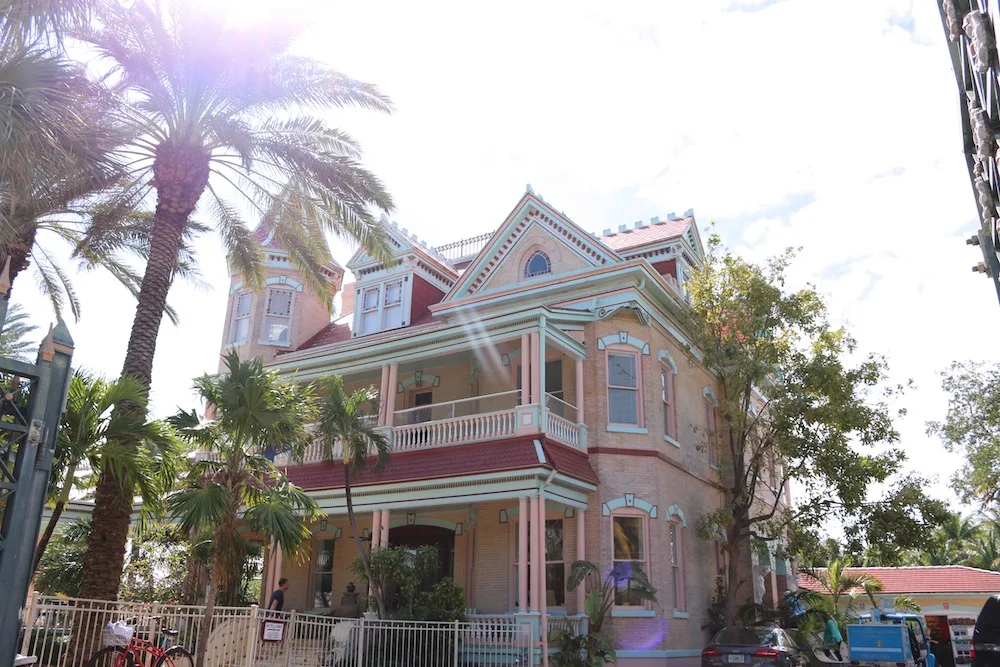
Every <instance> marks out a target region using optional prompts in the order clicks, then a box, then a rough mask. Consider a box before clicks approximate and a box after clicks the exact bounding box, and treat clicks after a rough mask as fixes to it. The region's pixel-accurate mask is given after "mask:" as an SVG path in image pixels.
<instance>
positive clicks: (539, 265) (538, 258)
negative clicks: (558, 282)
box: [524, 250, 552, 278]
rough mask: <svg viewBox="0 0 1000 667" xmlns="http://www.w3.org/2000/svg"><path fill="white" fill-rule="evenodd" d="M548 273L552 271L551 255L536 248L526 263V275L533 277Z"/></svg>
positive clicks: (526, 276)
mask: <svg viewBox="0 0 1000 667" xmlns="http://www.w3.org/2000/svg"><path fill="white" fill-rule="evenodd" d="M546 273H552V263H551V262H550V261H549V256H548V255H546V254H545V253H544V252H542V251H541V250H536V251H535V252H533V253H531V257H529V258H528V263H527V264H525V265H524V277H525V278H533V277H535V276H542V275H545V274H546Z"/></svg>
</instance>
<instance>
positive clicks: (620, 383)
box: [608, 350, 640, 426]
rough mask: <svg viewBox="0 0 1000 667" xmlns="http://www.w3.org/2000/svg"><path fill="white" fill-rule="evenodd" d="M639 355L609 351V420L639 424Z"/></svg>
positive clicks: (616, 422)
mask: <svg viewBox="0 0 1000 667" xmlns="http://www.w3.org/2000/svg"><path fill="white" fill-rule="evenodd" d="M639 416H640V398H639V355H638V354H635V353H632V352H624V351H619V350H615V351H610V350H609V351H608V422H609V423H611V424H625V425H628V426H639Z"/></svg>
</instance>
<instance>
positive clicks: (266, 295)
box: [257, 284, 296, 347]
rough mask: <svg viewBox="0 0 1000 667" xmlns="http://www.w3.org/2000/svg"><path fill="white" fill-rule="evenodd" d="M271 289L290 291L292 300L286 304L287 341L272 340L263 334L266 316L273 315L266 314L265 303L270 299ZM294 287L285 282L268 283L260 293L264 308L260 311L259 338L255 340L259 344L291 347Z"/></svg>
mask: <svg viewBox="0 0 1000 667" xmlns="http://www.w3.org/2000/svg"><path fill="white" fill-rule="evenodd" d="M271 290H278V291H279V292H291V293H292V300H291V302H290V303H289V304H288V342H287V343H276V342H274V341H270V340H267V338H266V337H265V336H264V330H265V329H266V327H267V318H268V317H274V316H273V315H268V314H267V304H268V302H269V301H270V300H271ZM295 294H296V292H295V288H294V287H291V286H289V285H285V284H278V285H268V286H267V289H266V290H264V292H263V293H262V294H261V296H263V297H264V310H263V311H262V315H261V320H260V336H259V338H260V340H258V341H257V342H258V343H259V344H261V345H267V346H269V347H291V346H292V318H293V317H294V316H295Z"/></svg>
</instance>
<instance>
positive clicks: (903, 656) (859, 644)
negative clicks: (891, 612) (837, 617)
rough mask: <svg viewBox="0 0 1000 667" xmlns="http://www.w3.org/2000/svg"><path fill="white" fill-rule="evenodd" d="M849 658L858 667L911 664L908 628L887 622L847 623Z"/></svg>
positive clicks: (905, 666) (893, 666)
mask: <svg viewBox="0 0 1000 667" xmlns="http://www.w3.org/2000/svg"><path fill="white" fill-rule="evenodd" d="M847 647H848V649H847V650H848V659H849V660H850V662H851V664H852V665H854V666H855V667H857V666H858V665H861V666H863V667H868V666H872V667H889V666H891V667H912V666H914V665H916V664H917V663H918V662H919V661H920V658H919V656H917V658H916V659H914V655H913V646H912V643H911V641H910V631H909V627H908V626H907V625H906V624H905V623H901V624H899V625H895V624H887V623H866V624H863V625H848V626H847Z"/></svg>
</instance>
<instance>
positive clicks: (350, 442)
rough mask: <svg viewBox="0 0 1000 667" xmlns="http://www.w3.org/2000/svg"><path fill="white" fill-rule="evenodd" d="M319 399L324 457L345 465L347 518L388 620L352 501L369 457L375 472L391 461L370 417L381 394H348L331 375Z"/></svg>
mask: <svg viewBox="0 0 1000 667" xmlns="http://www.w3.org/2000/svg"><path fill="white" fill-rule="evenodd" d="M317 391H318V392H319V394H320V395H321V396H322V398H321V399H320V400H319V420H318V421H317V422H316V429H317V433H318V435H319V439H320V442H322V443H323V457H324V458H325V459H326V460H327V461H342V462H343V464H344V500H345V502H346V503H347V518H348V520H349V521H350V523H351V532H352V533H353V534H354V543H355V544H356V545H357V547H358V557H359V558H360V559H361V563H362V565H363V567H364V571H365V574H366V576H367V578H368V581H370V582H372V594H373V595H374V596H375V602H376V603H377V605H378V613H379V618H387V613H388V610H387V608H386V603H385V595H386V591H384V590H382V588H381V586H380V581H379V579H378V578H377V577H375V576H373V574H372V568H371V563H370V562H369V557H368V550H367V549H365V545H364V544H362V542H361V533H359V532H358V520H357V517H356V516H355V515H354V502H353V500H352V498H351V477H353V476H356V475H358V474H359V473H360V472H361V471H362V470H364V469H365V468H366V467H367V465H368V458H369V457H370V456H374V458H375V461H374V465H375V469H376V470H378V469H380V468H382V467H384V466H385V465H386V464H387V463H388V462H389V452H390V445H389V441H388V439H387V438H386V437H385V435H383V434H382V433H381V432H379V431H376V430H375V429H374V428H373V427H372V423H371V419H370V416H371V415H372V414H374V413H375V412H376V411H377V410H378V400H379V396H378V391H376V390H375V389H374V388H366V389H359V390H357V391H355V392H354V393H352V394H348V393H347V391H346V390H345V389H344V378H342V377H341V376H339V375H331V376H328V377H325V378H322V379H321V380H319V381H318V382H317Z"/></svg>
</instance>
